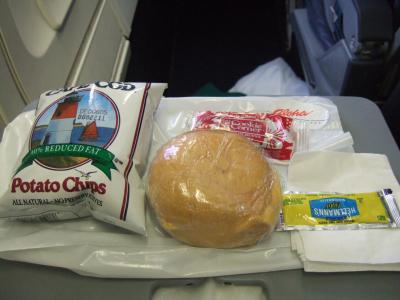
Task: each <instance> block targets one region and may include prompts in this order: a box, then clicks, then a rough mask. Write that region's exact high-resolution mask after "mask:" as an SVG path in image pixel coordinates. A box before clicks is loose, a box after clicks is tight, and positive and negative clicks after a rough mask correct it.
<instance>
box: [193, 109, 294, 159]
mask: <svg viewBox="0 0 400 300" xmlns="http://www.w3.org/2000/svg"><path fill="white" fill-rule="evenodd" d="M292 125H293V119H292V118H289V117H285V116H281V115H277V114H271V113H238V112H212V111H204V112H200V113H198V114H196V116H195V122H194V126H193V128H192V129H220V130H227V131H232V132H236V133H238V134H240V135H242V136H245V137H247V138H248V139H250V140H251V141H253V142H254V143H255V144H257V145H259V146H260V147H261V148H262V149H263V151H264V154H265V155H266V156H267V157H269V158H273V159H277V160H280V161H288V160H290V158H291V157H292V154H293V151H294V140H295V139H294V135H293V132H292Z"/></svg>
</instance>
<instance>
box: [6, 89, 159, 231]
mask: <svg viewBox="0 0 400 300" xmlns="http://www.w3.org/2000/svg"><path fill="white" fill-rule="evenodd" d="M165 88H166V84H157V83H156V84H144V83H122V82H110V83H108V82H96V83H93V84H88V85H82V86H78V87H74V88H64V89H56V90H50V91H47V92H45V93H43V94H42V95H41V96H40V100H39V103H38V106H37V109H36V112H35V116H34V118H33V119H32V121H33V122H32V124H30V125H31V126H30V128H27V127H25V128H20V127H19V125H18V123H12V124H11V125H10V126H9V127H8V128H7V129H6V131H5V134H4V140H3V141H2V145H1V151H2V155H1V158H0V159H1V160H3V161H2V162H1V164H0V165H1V166H2V170H1V172H0V181H1V182H2V184H1V186H0V219H10V220H24V221H58V220H67V219H75V218H79V217H85V216H88V215H92V216H93V217H94V218H96V219H99V220H102V221H105V222H108V223H111V224H114V225H117V226H119V227H123V228H125V229H128V230H132V231H135V232H138V233H141V234H144V233H145V218H144V197H145V193H144V188H143V183H142V179H141V176H142V174H143V171H144V168H145V164H146V160H147V153H148V150H149V147H150V141H151V134H152V124H153V114H154V112H155V110H156V109H157V107H158V104H159V102H160V99H161V96H162V94H163V91H164V89H165ZM26 117H27V116H26ZM13 131H14V132H13ZM20 131H24V132H20ZM25 131H26V132H25Z"/></svg>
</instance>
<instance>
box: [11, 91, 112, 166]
mask: <svg viewBox="0 0 400 300" xmlns="http://www.w3.org/2000/svg"><path fill="white" fill-rule="evenodd" d="M119 123H120V121H119V112H118V109H117V106H116V105H115V103H114V101H113V100H112V99H111V98H110V97H108V96H107V95H106V94H104V93H102V92H100V91H97V90H93V89H92V90H89V89H86V90H80V91H78V92H76V91H74V92H71V93H69V94H67V95H65V96H63V97H62V98H60V99H59V100H57V101H55V102H54V103H53V104H51V105H50V106H49V107H47V108H46V109H45V110H44V111H43V112H42V113H41V114H40V115H39V116H38V117H37V119H36V122H35V124H34V127H33V130H32V132H31V138H30V152H29V153H28V155H29V154H30V156H29V157H26V158H25V167H26V165H27V164H29V163H32V161H33V160H34V161H35V162H37V163H38V164H39V165H41V166H43V167H46V168H49V169H55V170H57V169H62V170H66V169H72V168H75V167H77V166H80V165H82V164H84V163H86V162H87V161H88V160H90V159H92V160H93V163H92V164H93V165H94V164H95V161H96V159H97V158H98V159H99V160H101V161H102V163H106V160H110V159H111V160H112V159H113V158H114V157H113V155H112V153H110V152H109V151H106V150H105V149H107V147H108V146H109V145H110V144H111V143H112V142H113V141H114V139H115V137H116V135H117V133H118V129H119ZM28 155H27V156H28ZM107 163H108V164H109V165H110V162H107ZM19 170H21V168H20V169H19Z"/></svg>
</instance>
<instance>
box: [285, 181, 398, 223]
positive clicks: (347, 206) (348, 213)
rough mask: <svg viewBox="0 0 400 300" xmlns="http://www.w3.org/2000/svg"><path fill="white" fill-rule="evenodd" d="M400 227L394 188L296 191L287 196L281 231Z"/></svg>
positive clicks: (288, 193) (286, 194)
mask: <svg viewBox="0 0 400 300" xmlns="http://www.w3.org/2000/svg"><path fill="white" fill-rule="evenodd" d="M388 227H400V213H399V207H398V206H397V203H396V200H395V198H394V197H393V194H392V191H391V190H390V189H384V190H381V191H379V192H370V193H356V194H339V193H334V194H332V193H309V194H304V193H296V192H287V193H285V194H284V197H283V208H282V216H281V225H280V229H281V230H296V229H298V230H324V229H327V230H335V229H363V228H388Z"/></svg>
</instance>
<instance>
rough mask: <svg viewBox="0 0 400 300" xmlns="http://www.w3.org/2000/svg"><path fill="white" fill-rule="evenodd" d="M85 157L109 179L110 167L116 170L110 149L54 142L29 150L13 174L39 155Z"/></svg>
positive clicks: (28, 164) (39, 156)
mask: <svg viewBox="0 0 400 300" xmlns="http://www.w3.org/2000/svg"><path fill="white" fill-rule="evenodd" d="M63 156H70V157H85V158H89V159H91V160H92V165H93V166H95V167H96V168H98V169H99V170H100V171H102V172H103V173H104V174H105V175H106V176H107V178H108V179H110V180H111V169H114V170H116V167H115V165H114V162H113V159H114V154H112V153H111V152H110V151H108V150H106V149H103V148H100V147H96V146H93V145H82V144H54V145H45V146H38V147H35V148H33V149H32V150H30V151H29V152H28V153H27V154H26V155H25V157H24V158H23V159H22V163H21V165H20V167H19V168H18V169H17V171H16V172H15V174H17V173H18V172H20V171H21V170H22V169H25V168H26V167H28V166H30V165H31V164H32V163H33V161H34V160H35V159H38V158H41V157H63Z"/></svg>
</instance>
